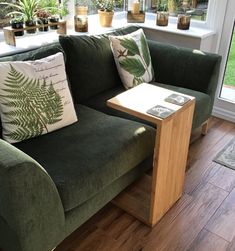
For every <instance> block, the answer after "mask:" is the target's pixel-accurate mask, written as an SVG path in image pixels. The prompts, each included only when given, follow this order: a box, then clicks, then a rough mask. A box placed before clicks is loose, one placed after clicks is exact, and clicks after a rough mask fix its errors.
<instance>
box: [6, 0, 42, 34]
mask: <svg viewBox="0 0 235 251" xmlns="http://www.w3.org/2000/svg"><path fill="white" fill-rule="evenodd" d="M38 4H39V0H19V1H18V2H16V3H7V5H8V6H9V7H12V8H13V9H14V11H12V12H10V13H8V15H18V16H22V17H23V18H24V21H25V26H26V27H32V26H35V25H36V13H37V9H38ZM35 32H36V29H35V28H34V29H29V30H27V33H35Z"/></svg>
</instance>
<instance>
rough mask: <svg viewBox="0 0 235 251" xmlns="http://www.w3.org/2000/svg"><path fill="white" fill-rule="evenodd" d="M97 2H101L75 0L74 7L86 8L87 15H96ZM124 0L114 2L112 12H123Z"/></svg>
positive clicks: (98, 0) (95, 0)
mask: <svg viewBox="0 0 235 251" xmlns="http://www.w3.org/2000/svg"><path fill="white" fill-rule="evenodd" d="M98 2H103V1H102V0H76V1H75V5H80V6H88V13H89V14H96V13H97V10H98ZM124 2H125V0H114V11H115V12H117V11H124V10H125V8H124V6H125V5H124Z"/></svg>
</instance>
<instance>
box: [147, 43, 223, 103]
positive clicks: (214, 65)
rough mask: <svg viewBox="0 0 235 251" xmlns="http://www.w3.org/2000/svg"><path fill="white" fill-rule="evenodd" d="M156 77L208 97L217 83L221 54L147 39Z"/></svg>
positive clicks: (160, 81) (163, 81)
mask: <svg viewBox="0 0 235 251" xmlns="http://www.w3.org/2000/svg"><path fill="white" fill-rule="evenodd" d="M148 44H149V49H150V54H151V58H152V63H153V67H154V72H155V80H156V82H159V83H164V84H168V85H175V86H179V87H184V88H188V89H192V90H195V91H200V92H203V93H206V94H208V95H210V96H211V98H212V104H213V100H214V96H215V91H216V87H217V83H218V75H219V67H220V62H221V56H220V55H217V54H212V53H205V52H202V51H199V50H192V49H187V48H181V47H177V46H173V45H168V44H163V43H159V42H155V41H150V40H149V41H148Z"/></svg>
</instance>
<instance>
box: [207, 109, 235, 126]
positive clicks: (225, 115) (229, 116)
mask: <svg viewBox="0 0 235 251" xmlns="http://www.w3.org/2000/svg"><path fill="white" fill-rule="evenodd" d="M212 115H213V116H215V117H218V118H221V119H225V120H228V121H231V122H234V123H235V112H231V111H227V110H225V109H223V108H220V107H216V106H214V107H213V111H212Z"/></svg>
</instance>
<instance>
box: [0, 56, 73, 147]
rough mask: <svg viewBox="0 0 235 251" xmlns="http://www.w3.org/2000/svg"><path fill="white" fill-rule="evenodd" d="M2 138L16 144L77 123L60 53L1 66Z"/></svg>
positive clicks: (0, 114)
mask: <svg viewBox="0 0 235 251" xmlns="http://www.w3.org/2000/svg"><path fill="white" fill-rule="evenodd" d="M0 116H1V120H2V128H3V138H4V139H5V140H6V141H8V142H10V143H16V142H19V141H22V140H25V139H29V138H32V137H36V136H39V135H42V134H45V133H48V132H51V131H54V130H57V129H59V128H62V127H64V126H67V125H70V124H72V123H74V122H76V121H77V116H76V112H75V110H74V105H73V101H72V97H71V94H70V90H69V87H68V82H67V77H66V73H65V65H64V58H63V54H62V53H61V52H59V53H57V54H55V55H52V56H49V57H46V58H43V59H40V60H35V61H15V62H2V63H0Z"/></svg>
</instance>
